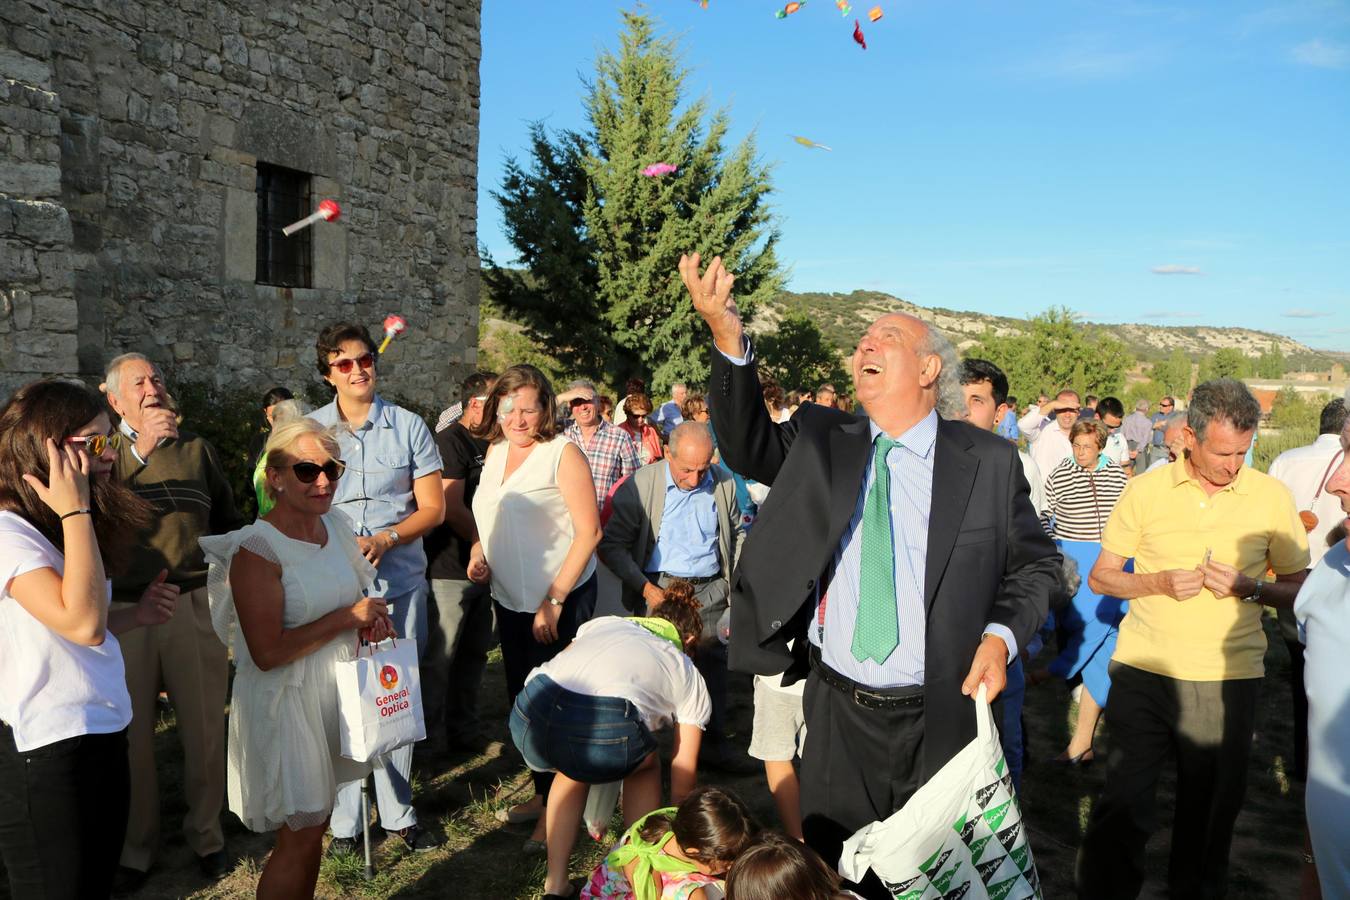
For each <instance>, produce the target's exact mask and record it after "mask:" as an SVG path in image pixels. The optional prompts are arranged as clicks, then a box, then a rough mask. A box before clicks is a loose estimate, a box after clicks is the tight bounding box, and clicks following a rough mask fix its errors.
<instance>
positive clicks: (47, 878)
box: [0, 379, 178, 898]
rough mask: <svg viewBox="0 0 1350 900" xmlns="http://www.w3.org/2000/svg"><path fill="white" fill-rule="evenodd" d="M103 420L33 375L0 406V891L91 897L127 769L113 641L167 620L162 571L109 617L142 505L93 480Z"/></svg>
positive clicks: (117, 840) (106, 879) (108, 871)
mask: <svg viewBox="0 0 1350 900" xmlns="http://www.w3.org/2000/svg"><path fill="white" fill-rule="evenodd" d="M111 430H112V423H111V422H110V420H109V418H108V413H107V409H106V407H105V406H104V405H103V401H102V398H101V397H99V395H98V394H96V393H95V392H94V391H91V390H90V389H89V388H87V387H85V386H84V385H82V384H78V383H75V382H69V381H61V380H55V379H49V380H44V381H38V382H34V383H33V384H30V385H28V386H27V387H24V388H21V389H20V390H19V391H18V392H17V393H15V394H14V395H13V396H12V397H11V398H10V400H9V402H8V403H6V404H5V405H4V408H3V409H0V856H2V857H3V860H4V866H5V870H6V873H7V875H8V877H9V886H10V894H11V895H12V896H14V897H16V898H17V897H49V898H61V897H80V898H85V897H106V896H108V893H109V890H110V887H111V885H112V880H113V874H114V873H115V872H116V870H117V861H118V856H119V854H120V853H121V851H122V840H123V837H124V835H125V829H126V822H127V809H128V805H129V803H130V775H129V769H128V763H127V732H126V729H127V724H128V723H129V722H130V721H131V697H130V695H129V694H128V693H127V685H126V674H125V667H124V665H123V661H122V650H121V647H120V645H119V644H118V642H117V638H116V637H114V635H116V634H119V633H122V632H124V631H127V630H129V629H131V628H135V627H138V626H141V625H156V624H160V623H162V622H165V621H167V620H168V618H169V617H170V616H171V615H172V614H173V609H174V604H175V602H176V599H177V596H178V589H177V588H175V587H173V586H171V585H166V584H164V575H165V574H166V573H161V575H160V577H159V578H158V579H157V580H156V581H155V583H154V584H152V585H151V586H150V587H149V589H147V590H146V591H145V593H144V595H143V596H142V598H141V601H140V602H139V603H138V604H137V605H135V606H129V607H127V608H125V609H120V610H117V611H110V610H109V599H110V590H111V588H110V583H109V581H108V574H109V571H110V570H112V569H114V568H115V567H116V565H117V563H118V562H119V561H124V560H125V559H126V553H127V550H128V545H129V543H130V542H131V541H132V540H134V539H135V537H136V535H137V534H139V533H140V532H141V531H142V529H144V528H146V527H148V526H149V524H150V521H151V514H152V510H151V508H150V506H149V505H148V504H147V503H146V502H145V501H144V500H141V499H140V498H139V497H137V496H136V495H135V494H134V493H132V492H131V491H130V490H128V489H127V488H126V487H124V486H123V485H121V484H120V483H118V482H117V481H116V480H115V479H112V478H109V477H108V474H109V472H110V471H111V469H112V465H113V457H114V454H113V450H112V447H111V446H110V443H109V440H108V434H109V432H110V431H111Z"/></svg>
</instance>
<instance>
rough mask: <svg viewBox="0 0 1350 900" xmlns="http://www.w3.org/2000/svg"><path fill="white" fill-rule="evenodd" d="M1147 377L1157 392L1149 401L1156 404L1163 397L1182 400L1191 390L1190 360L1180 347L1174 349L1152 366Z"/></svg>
mask: <svg viewBox="0 0 1350 900" xmlns="http://www.w3.org/2000/svg"><path fill="white" fill-rule="evenodd" d="M1149 377H1150V378H1151V379H1152V381H1153V383H1154V384H1155V385H1157V388H1158V390H1157V392H1156V394H1155V395H1154V396H1152V397H1150V398H1149V399H1150V400H1151V401H1152V402H1154V403H1157V402H1158V398H1159V397H1161V396H1163V395H1165V394H1166V395H1170V396H1173V397H1182V398H1184V397H1185V396H1186V395H1187V394H1188V393H1190V390H1191V360H1190V357H1188V356H1187V355H1186V354H1185V352H1183V351H1182V350H1181V348H1180V347H1175V348H1173V349H1172V352H1171V353H1169V354H1167V356H1166V357H1164V358H1163V359H1160V360H1158V361H1157V362H1156V363H1154V364H1153V368H1152V369H1151V370H1150V371H1149Z"/></svg>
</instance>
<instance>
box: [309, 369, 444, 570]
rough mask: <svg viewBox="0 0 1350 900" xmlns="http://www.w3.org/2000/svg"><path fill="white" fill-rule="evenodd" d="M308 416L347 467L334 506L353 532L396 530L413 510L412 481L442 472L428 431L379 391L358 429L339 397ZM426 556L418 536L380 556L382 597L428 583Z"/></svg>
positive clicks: (362, 533) (439, 455) (425, 426)
mask: <svg viewBox="0 0 1350 900" xmlns="http://www.w3.org/2000/svg"><path fill="white" fill-rule="evenodd" d="M309 417H310V418H311V419H313V420H314V421H316V422H318V423H319V424H321V425H326V426H328V427H330V428H333V431H334V433H335V435H336V436H337V441H338V446H339V447H341V449H342V453H341V457H342V461H343V462H344V463H346V464H347V471H346V472H345V473H343V475H342V477H341V478H340V479H338V483H337V490H336V491H334V493H333V509H336V510H340V511H341V512H342V513H343V514H344V515H345V516H346V517H347V518H348V519H350V520H351V523H352V531H353V532H355V533H356V534H357V535H359V536H362V537H370V536H371V535H375V534H379V533H380V532H381V531H385V530H387V529H390V528H394V527H395V526H397V525H398V523H399V522H402V521H403V520H404V519H406V518H408V516H410V515H412V514H413V511H414V510H416V509H417V500H416V499H415V498H414V496H413V482H414V481H416V480H417V479H418V478H421V477H422V476H423V475H430V474H432V473H433V472H436V473H439V472H440V471H441V454H440V451H439V450H437V449H436V441H435V439H434V438H433V437H432V436H431V429H430V428H427V424H426V423H425V422H423V421H422V419H421V418H420V417H418V416H417V415H415V414H413V413H411V412H409V411H408V410H406V409H404V408H403V407H401V406H395V405H393V404H392V403H386V402H385V401H384V400H382V399H381V398H380V396H379V395H378V394H377V395H376V396H375V402H374V404H372V405H371V407H370V414H369V415H367V416H366V421H365V423H364V424H362V425H361V427H360V428H357V429H352V428H349V427H347V425H346V423H345V422H344V421H343V420H342V417H341V415H340V414H339V413H338V408H337V400H334V401H333V402H332V403H330V404H328V405H327V406H325V407H322V408H321V409H316V410H314V412H312V413H310V414H309ZM426 569H427V555H426V551H425V550H423V549H422V539H421V538H420V537H419V538H417V539H416V540H411V541H400V542H399V544H397V545H396V546H394V547H391V548H390V549H389V552H388V553H386V554H384V556H382V557H380V565H379V577H380V579H381V580H384V581H387V582H388V583H389V587H388V590H387V593H386V595H385V596H388V597H398V596H402V595H403V594H407V593H409V592H410V591H412V590H414V589H415V588H417V587H419V586H420V584H422V583H425V581H426Z"/></svg>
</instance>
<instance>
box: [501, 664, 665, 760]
mask: <svg viewBox="0 0 1350 900" xmlns="http://www.w3.org/2000/svg"><path fill="white" fill-rule="evenodd" d="M511 738H512V740H514V741H515V742H516V748H517V749H518V750H520V755H521V756H523V757H525V764H526V765H527V766H529V767H530V768H531V769H532V770H534V771H536V772H546V771H557V772H561V773H563V774H564V775H566V776H567V777H568V778H571V779H572V780H573V781H580V782H582V783H584V784H604V783H606V782H609V781H619V780H621V779H623V778H625V777H626V776H628V775H629V774H631V773H632V772H633V770H635V769H636V768H637V767H638V766H639V765H641V764H642V761H643V760H644V759H646V758H647V756H648V754H650V753H651V752H652V751H654V750H655V749H656V741H655V739H653V738H652V734H651V732H650V731H648V730H647V726H646V725H644V724H642V717H641V716H640V715H639V714H638V711H637V707H635V706H634V705H633V704H632V703H630V702H628V701H627V700H625V699H623V698H622V697H590V696H587V695H586V694H578V693H576V692H575V691H569V690H567V689H566V688H564V687H561V686H559V685H558V684H557V683H556V682H555V681H553V679H551V678H549V677H548V676H547V675H536V676H535V677H534V678H533V679H532V680H531V681H530V682H529V684H527V685H525V689H524V690H523V691H521V692H520V694H519V695H518V696H517V697H516V703H515V706H513V707H512V708H511Z"/></svg>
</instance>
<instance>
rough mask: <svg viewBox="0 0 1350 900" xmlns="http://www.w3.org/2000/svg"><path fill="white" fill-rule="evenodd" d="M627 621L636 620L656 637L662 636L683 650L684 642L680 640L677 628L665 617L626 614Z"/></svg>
mask: <svg viewBox="0 0 1350 900" xmlns="http://www.w3.org/2000/svg"><path fill="white" fill-rule="evenodd" d="M628 621H630V622H636V623H637V624H639V625H641V626H642V627H643V628H645V629H647V630H648V631H650V632H651V633H652V634H654V635H656V636H657V637H663V638H665V639H666V640H668V641H670V642H671V643H672V644H674V645H675V646H676V647H677V648H679V649H680V650H681V651H683V650H684V644H683V643H681V641H680V631H679V629H678V628H676V627H675V626H674V625H673V624H671V623H670V622H667V621H666V620H665V619H656V618H652V617H647V616H628Z"/></svg>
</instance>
